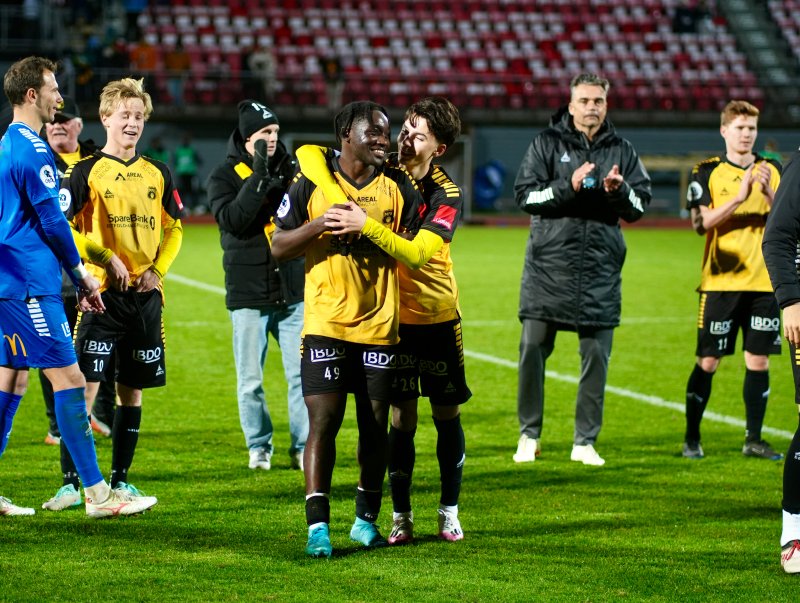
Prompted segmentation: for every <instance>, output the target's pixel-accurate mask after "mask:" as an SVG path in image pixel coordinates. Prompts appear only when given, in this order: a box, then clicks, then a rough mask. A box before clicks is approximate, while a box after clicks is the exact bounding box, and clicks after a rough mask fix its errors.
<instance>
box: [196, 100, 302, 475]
mask: <svg viewBox="0 0 800 603" xmlns="http://www.w3.org/2000/svg"><path fill="white" fill-rule="evenodd" d="M279 130H280V126H279V124H278V118H277V116H276V115H275V113H274V112H273V111H272V110H271V109H269V108H268V107H266V106H265V105H263V104H261V103H258V102H256V101H253V100H245V101H242V102H241V103H239V126H238V128H237V129H236V130H234V132H233V133H232V134H231V136H230V139H229V140H228V157H227V159H226V160H225V161H224V162H223V163H221V164H220V165H219V166H217V167H216V168H215V169H214V171H213V172H212V173H211V175H210V176H209V179H208V187H207V188H208V204H209V207H210V208H211V212H212V213H213V214H214V218H215V219H216V221H217V224H218V225H219V231H220V242H221V244H222V249H223V256H222V264H223V268H224V269H225V291H226V294H225V305H226V306H227V308H228V310H229V312H230V316H231V322H232V323H233V355H234V359H235V362H236V380H237V397H238V402H239V420H240V423H241V425H242V431H243V432H244V436H245V442H246V444H247V448H248V450H249V453H250V461H249V464H248V466H249V467H250V468H251V469H265V470H266V469H270V467H271V460H272V452H273V444H272V432H273V429H272V419H271V418H270V414H269V410H268V409H267V402H266V399H265V396H264V385H263V379H264V361H265V360H266V357H267V344H268V336H269V334H270V333H271V334H272V336H273V337H274V338H275V340H276V341H277V342H278V344H279V345H280V347H281V351H282V358H283V370H284V375H285V377H286V381H287V383H288V405H289V431H290V438H291V439H290V445H289V456H290V463H291V467H292V468H294V469H302V468H303V450H304V449H305V445H306V438H307V437H308V413H307V411H306V407H305V402H304V401H303V392H302V390H301V384H300V333H301V331H302V328H303V287H304V283H305V278H304V270H305V269H304V261H303V258H298V259H295V260H290V261H288V262H286V263H282V264H279V263H278V262H277V261H276V260H275V258H274V257H273V256H272V253H271V252H270V244H271V237H272V231H273V230H274V224H273V221H272V220H273V218H274V217H275V211H276V210H277V208H278V205H279V204H280V202H281V199H282V198H283V195H284V193H285V192H286V189H287V188H288V186H289V183H290V182H291V179H292V177H293V176H294V171H295V167H296V162H295V160H294V158H293V157H292V156H291V155H290V154H289V153H288V152H287V150H286V148H285V147H284V145H283V143H281V142H280V141H279V140H278V131H279Z"/></svg>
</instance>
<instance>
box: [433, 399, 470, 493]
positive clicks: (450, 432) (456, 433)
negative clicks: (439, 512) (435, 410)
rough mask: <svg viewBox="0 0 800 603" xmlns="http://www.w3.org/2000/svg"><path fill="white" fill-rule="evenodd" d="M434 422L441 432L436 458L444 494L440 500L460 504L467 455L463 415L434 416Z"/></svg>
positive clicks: (437, 443)
mask: <svg viewBox="0 0 800 603" xmlns="http://www.w3.org/2000/svg"><path fill="white" fill-rule="evenodd" d="M433 424H434V425H435V426H436V431H437V432H438V433H439V437H438V438H437V440H436V458H438V459H439V474H440V475H441V479H442V496H441V498H440V499H439V502H440V503H441V504H443V505H447V506H448V507H453V506H455V505H457V504H458V496H459V494H461V478H462V476H463V474H464V459H465V455H466V445H465V442H464V429H463V428H462V427H461V415H458V416H457V417H456V418H455V419H448V420H446V421H442V420H439V419H437V418H435V417H434V419H433Z"/></svg>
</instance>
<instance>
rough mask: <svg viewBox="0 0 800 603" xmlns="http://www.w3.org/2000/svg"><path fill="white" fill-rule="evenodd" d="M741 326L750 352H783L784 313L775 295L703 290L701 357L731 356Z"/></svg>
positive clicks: (699, 320) (744, 344) (699, 324)
mask: <svg viewBox="0 0 800 603" xmlns="http://www.w3.org/2000/svg"><path fill="white" fill-rule="evenodd" d="M739 329H741V330H742V339H743V342H742V349H744V350H745V351H746V352H750V353H751V354H757V355H759V356H768V355H771V354H780V353H781V314H780V309H779V308H778V303H777V302H776V301H775V296H774V295H773V294H772V293H759V292H754V291H709V292H702V293H700V311H699V312H698V317H697V350H696V352H695V353H696V354H697V356H699V357H701V358H705V357H708V356H711V357H714V358H719V357H721V356H730V355H731V354H733V353H734V352H735V351H736V335H737V333H738V331H739Z"/></svg>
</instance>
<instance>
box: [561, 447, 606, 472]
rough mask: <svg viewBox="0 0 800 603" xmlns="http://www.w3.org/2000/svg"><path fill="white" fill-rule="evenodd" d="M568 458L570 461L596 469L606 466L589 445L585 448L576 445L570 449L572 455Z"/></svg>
mask: <svg viewBox="0 0 800 603" xmlns="http://www.w3.org/2000/svg"><path fill="white" fill-rule="evenodd" d="M569 458H570V460H573V461H578V462H581V463H583V464H584V465H594V466H596V467H602V466H603V465H605V464H606V462H605V461H604V460H603V459H602V458H601V457H600V455H599V454H597V450H595V449H594V446H592V445H591V444H587V445H586V446H578V445H577V444H576V445H575V446H573V447H572V454H571V455H570V457H569Z"/></svg>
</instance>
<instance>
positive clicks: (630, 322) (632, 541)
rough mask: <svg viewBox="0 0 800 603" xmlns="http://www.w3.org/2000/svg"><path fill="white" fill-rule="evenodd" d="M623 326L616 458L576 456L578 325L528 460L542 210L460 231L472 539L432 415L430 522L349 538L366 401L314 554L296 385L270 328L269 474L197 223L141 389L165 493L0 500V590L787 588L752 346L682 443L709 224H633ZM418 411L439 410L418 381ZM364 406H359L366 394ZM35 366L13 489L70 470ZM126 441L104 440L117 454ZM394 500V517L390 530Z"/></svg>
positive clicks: (544, 592)
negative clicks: (450, 498)
mask: <svg viewBox="0 0 800 603" xmlns="http://www.w3.org/2000/svg"><path fill="white" fill-rule="evenodd" d="M625 235H626V239H627V241H628V247H629V251H628V260H627V263H626V266H625V270H624V273H623V288H624V289H623V324H622V326H621V327H620V328H619V329H617V331H616V333H615V342H614V349H613V355H612V359H611V369H610V374H609V380H608V384H609V389H608V393H607V398H606V413H605V425H604V428H603V431H602V433H601V436H600V439H599V441H598V443H597V448H598V450H599V451H600V453H601V455H602V456H603V457H604V458H605V459H606V461H607V462H606V465H605V467H601V468H596V467H585V466H583V465H579V464H577V463H572V462H570V461H569V453H570V449H571V445H572V431H573V416H574V398H575V388H576V386H575V378H576V377H577V374H578V364H579V357H578V353H577V338H576V337H575V335H574V334H571V333H560V334H559V335H558V338H557V340H556V351H555V353H554V354H553V356H552V358H551V360H550V362H549V363H548V374H549V378H548V381H547V383H546V390H547V407H546V414H545V427H544V433H543V438H542V445H543V453H542V456H541V458H540V459H539V460H538V461H536V463H534V464H528V465H516V464H515V463H513V462H512V460H511V455H512V454H513V453H514V451H515V447H516V440H517V437H518V428H517V420H516V377H517V373H516V361H517V345H518V339H519V323H518V321H517V319H516V307H517V297H518V293H519V279H520V273H521V269H522V258H523V254H524V246H525V239H526V236H527V230H526V229H524V228H479V227H462V228H461V229H459V231H458V233H457V236H456V240H455V242H454V244H453V256H454V258H455V264H456V276H457V278H458V281H459V285H460V287H461V305H462V310H463V316H464V340H465V346H466V349H467V371H468V379H469V383H470V386H471V388H472V390H473V392H474V397H473V399H472V400H471V401H470V402H469V403H468V404H467V405H466V406H465V407H464V408H463V424H464V429H465V432H466V438H467V462H466V466H465V473H464V485H463V491H462V498H461V503H460V509H461V513H460V516H461V521H462V525H463V527H464V531H465V534H466V537H465V539H464V540H463V541H462V542H459V543H455V544H451V543H445V542H441V541H438V540H437V539H436V538H435V533H436V512H435V511H436V506H437V502H438V492H439V484H438V467H437V464H436V458H435V452H434V451H435V430H434V428H433V425H432V423H431V421H430V420H428V419H423V420H421V422H420V427H419V430H418V434H417V468H416V472H415V476H414V490H413V502H414V509H415V519H416V534H417V541H416V543H415V544H413V545H411V546H407V547H398V548H386V549H381V550H376V551H364V550H361V549H360V547H359V546H358V545H356V544H355V543H353V542H350V541H349V540H348V537H347V534H348V531H349V527H350V524H351V523H352V518H353V513H354V505H353V494H354V488H355V483H356V480H357V466H356V462H355V443H356V430H355V418H354V415H353V412H352V408H349V409H348V414H347V417H346V419H345V424H344V426H343V429H342V432H341V434H340V436H339V439H338V450H339V455H338V461H337V466H336V470H335V473H334V488H333V494H332V524H331V531H332V539H333V544H334V547H335V553H334V557H333V559H331V560H330V561H324V560H312V559H308V558H306V557H305V555H304V554H303V547H304V544H305V537H306V528H305V519H304V510H303V509H304V506H303V479H302V475H301V474H300V473H299V472H297V471H291V470H290V469H289V456H288V454H287V452H286V451H287V448H288V442H289V436H288V426H287V425H288V424H287V411H286V398H285V382H284V380H283V374H282V370H281V367H280V355H279V351H278V348H277V345H275V343H274V342H271V348H270V352H269V355H268V360H267V371H266V379H265V387H266V391H267V395H268V399H269V401H270V410H271V412H272V415H273V419H274V421H275V427H276V432H275V445H276V454H275V456H274V457H273V468H272V470H271V471H269V472H255V471H251V470H249V469H248V468H247V451H246V450H245V447H244V442H243V437H242V434H241V430H240V428H239V423H238V415H237V407H236V399H235V374H234V369H233V359H232V353H231V348H230V331H231V328H230V322H229V319H228V316H227V312H226V310H225V308H224V301H223V299H224V298H223V294H222V293H223V291H222V287H223V278H222V267H221V251H220V248H219V242H218V234H217V231H216V228H215V227H214V226H202V225H191V226H188V227H187V228H186V231H185V237H184V246H183V249H182V251H181V254H180V255H179V257H178V259H177V261H176V263H175V265H174V266H173V268H172V270H171V274H170V276H169V277H168V281H167V306H166V309H165V320H166V323H167V366H168V386H167V387H166V388H163V389H160V390H151V391H148V392H146V393H145V402H144V414H143V422H142V433H141V438H140V443H139V449H138V451H137V455H136V459H135V462H134V465H133V467H132V469H131V481H132V482H133V483H135V484H136V485H137V486H139V487H140V488H142V489H143V490H145V491H146V492H147V493H150V494H154V495H156V496H158V498H159V504H158V506H157V507H156V508H155V509H154V510H153V511H152V512H149V513H147V514H145V515H143V516H140V517H133V518H124V519H120V520H112V521H97V520H89V519H87V518H86V517H85V515H84V513H83V510H82V509H80V510H75V511H65V512H61V513H52V512H46V511H43V510H38V511H37V514H36V515H35V516H33V517H17V518H2V519H0V552H1V553H2V554H0V600H2V601H44V600H47V601H54V600H73V601H74V600H90V599H91V600H101V601H116V600H126V601H186V600H224V601H311V600H316V601H402V600H413V601H454V600H459V601H462V602H467V601H526V602H528V601H791V600H796V593H797V583H796V581H794V580H793V579H792V578H790V577H788V576H785V575H784V574H783V572H782V570H781V569H780V565H779V549H778V538H779V535H780V527H781V526H780V499H781V479H782V477H781V476H782V464H781V463H774V462H770V461H764V460H756V459H750V458H744V457H743V456H742V454H741V445H742V440H743V432H744V428H743V421H742V419H743V417H744V407H743V403H742V400H741V389H742V377H743V372H744V366H743V362H742V359H741V354H738V355H737V356H735V357H731V358H726V359H725V360H724V361H723V363H722V366H721V367H720V369H719V371H718V373H717V375H716V377H715V380H714V390H713V393H712V397H711V401H710V404H709V407H708V413H707V418H706V420H705V421H704V423H703V446H704V448H705V451H706V455H707V458H706V459H704V460H702V461H687V460H685V459H683V458H681V456H680V447H681V442H682V439H683V429H684V421H683V414H682V407H683V395H684V394H683V392H684V388H685V384H686V379H687V378H688V375H689V372H690V370H691V368H692V363H693V362H694V359H693V352H694V344H695V320H696V317H695V314H696V306H697V294H696V292H695V287H696V285H697V283H698V282H699V269H700V256H701V254H702V245H703V240H702V238H701V237H698V236H696V235H695V234H694V233H692V232H691V231H690V230H689V228H688V226H687V229H686V230H655V229H644V228H627V229H626V230H625ZM773 360H774V361H773V364H772V369H771V391H772V393H771V396H770V404H769V407H768V411H767V417H766V425H767V426H768V428H769V429H768V430H767V431H766V432H765V437H766V438H767V439H769V440H770V441H771V442H772V443H773V444H774V445H775V446H776V448H778V449H779V450H785V449H786V447H787V445H788V438H789V436H790V435H791V433H792V432H793V431H794V428H795V426H796V424H797V411H796V407H795V405H794V404H793V387H792V383H791V376H790V371H789V361H788V357H787V350H786V349H785V350H784V355H783V356H781V357H777V358H774V359H773ZM421 403H422V404H423V406H421V412H420V415H421V417H427V412H426V411H425V407H424V405H425V404H426V402H425V401H424V400H423V401H421ZM351 406H352V405H351ZM46 430H47V422H46V419H45V415H44V405H43V403H42V400H41V394H40V393H39V390H38V382H37V379H36V376H35V374H32V375H31V386H30V388H29V392H28V394H27V395H26V397H25V399H24V400H23V404H22V406H21V408H20V411H19V413H18V415H17V418H16V421H15V423H14V433H13V436H12V438H11V442H10V444H9V447H8V449H7V451H6V453H5V455H4V457H3V458H2V460H0V494H3V495H5V496H9V497H11V498H12V499H13V500H14V501H15V502H16V503H18V504H23V505H26V506H35V507H37V509H38V508H39V506H40V505H41V503H42V502H44V501H45V500H47V499H48V498H49V497H50V496H52V495H53V493H54V492H55V491H56V489H57V488H58V486H59V485H60V475H59V470H58V452H57V450H56V449H55V448H52V447H49V446H45V445H44V444H43V443H42V440H43V438H44V436H45V433H46ZM110 448H111V447H110V441H109V440H100V441H98V443H97V449H98V456H99V458H100V461H101V467H102V468H103V469H104V471H106V472H107V471H108V470H109V465H110V455H111V450H110ZM390 515H391V505H390V503H389V501H388V494H387V496H386V498H385V504H384V509H383V512H382V513H381V518H380V525H381V526H382V528H383V531H384V533H388V526H389V522H390Z"/></svg>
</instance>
